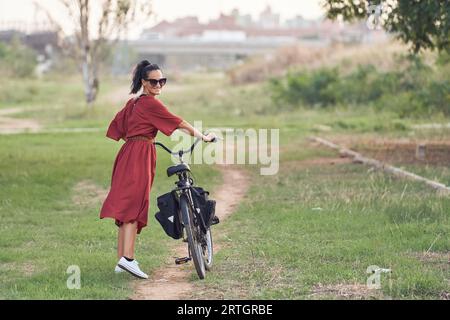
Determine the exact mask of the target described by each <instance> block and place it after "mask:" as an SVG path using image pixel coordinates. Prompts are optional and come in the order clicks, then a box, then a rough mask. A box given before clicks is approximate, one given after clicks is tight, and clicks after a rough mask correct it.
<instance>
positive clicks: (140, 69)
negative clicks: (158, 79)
mask: <svg viewBox="0 0 450 320" xmlns="http://www.w3.org/2000/svg"><path fill="white" fill-rule="evenodd" d="M153 70H161V69H160V68H159V67H158V65H157V64H151V63H150V62H148V60H142V61H141V62H139V63H138V64H137V65H136V67H134V70H133V78H132V81H131V92H130V93H137V92H138V91H139V90H140V89H141V87H142V81H141V80H142V79H146V78H147V73H149V72H150V71H153Z"/></svg>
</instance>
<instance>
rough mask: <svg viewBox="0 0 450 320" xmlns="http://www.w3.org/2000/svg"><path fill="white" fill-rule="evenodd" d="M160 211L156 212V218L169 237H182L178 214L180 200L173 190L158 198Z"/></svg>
mask: <svg viewBox="0 0 450 320" xmlns="http://www.w3.org/2000/svg"><path fill="white" fill-rule="evenodd" d="M156 201H157V203H158V208H159V211H158V212H157V213H156V214H155V218H156V220H158V222H159V223H160V224H161V226H162V228H163V229H164V231H165V232H166V234H167V235H168V236H169V237H172V238H173V239H180V238H181V237H182V236H183V232H182V227H181V223H180V219H179V216H178V201H177V199H176V197H175V195H174V194H173V192H168V193H165V194H163V195H162V196H159V197H158V198H157V199H156Z"/></svg>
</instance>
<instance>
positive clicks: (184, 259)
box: [175, 257, 191, 264]
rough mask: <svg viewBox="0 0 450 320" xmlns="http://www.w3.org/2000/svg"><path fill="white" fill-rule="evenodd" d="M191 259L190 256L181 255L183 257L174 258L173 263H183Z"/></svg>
mask: <svg viewBox="0 0 450 320" xmlns="http://www.w3.org/2000/svg"><path fill="white" fill-rule="evenodd" d="M190 260H191V258H189V257H183V258H176V259H175V264H183V263H187V262H189V261H190Z"/></svg>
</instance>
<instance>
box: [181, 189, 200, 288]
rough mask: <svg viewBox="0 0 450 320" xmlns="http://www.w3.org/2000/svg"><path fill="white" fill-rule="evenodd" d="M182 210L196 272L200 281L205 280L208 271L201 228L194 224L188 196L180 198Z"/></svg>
mask: <svg viewBox="0 0 450 320" xmlns="http://www.w3.org/2000/svg"><path fill="white" fill-rule="evenodd" d="M180 210H181V216H182V217H183V224H184V227H185V229H186V235H187V238H188V244H189V250H190V252H191V257H192V260H193V261H194V266H195V270H196V271H197V274H198V277H199V278H200V279H204V278H205V272H206V271H205V260H204V259H203V249H202V245H201V239H200V236H201V231H200V230H199V229H200V228H199V227H198V226H197V225H196V224H195V223H194V215H193V212H192V207H191V205H190V204H189V201H188V199H187V198H186V195H181V196H180Z"/></svg>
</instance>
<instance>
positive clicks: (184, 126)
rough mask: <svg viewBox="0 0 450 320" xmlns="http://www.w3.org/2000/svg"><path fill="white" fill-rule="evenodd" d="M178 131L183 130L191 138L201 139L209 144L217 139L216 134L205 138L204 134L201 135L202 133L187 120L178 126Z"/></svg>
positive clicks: (209, 134) (210, 134)
mask: <svg viewBox="0 0 450 320" xmlns="http://www.w3.org/2000/svg"><path fill="white" fill-rule="evenodd" d="M178 129H181V130H183V131H185V132H186V133H188V134H190V135H191V136H194V137H197V138H201V139H202V140H203V141H207V142H209V141H211V140H213V139H214V138H216V135H215V134H214V133H208V134H207V135H206V136H205V135H204V134H203V133H201V132H200V131H198V130H197V129H195V128H194V127H193V126H191V125H190V123H189V122H187V121H185V120H183V121H181V123H180V124H179V125H178Z"/></svg>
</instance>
